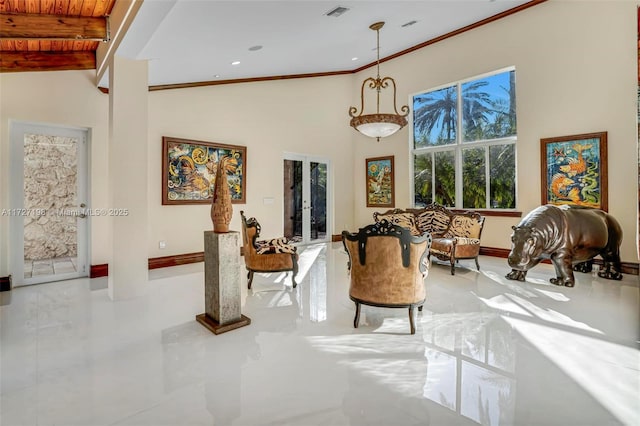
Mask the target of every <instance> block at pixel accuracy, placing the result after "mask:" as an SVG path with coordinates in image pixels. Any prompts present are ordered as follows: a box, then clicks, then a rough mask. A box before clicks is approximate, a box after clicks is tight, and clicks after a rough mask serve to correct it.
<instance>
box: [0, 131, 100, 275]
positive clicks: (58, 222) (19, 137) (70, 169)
mask: <svg viewBox="0 0 640 426" xmlns="http://www.w3.org/2000/svg"><path fill="white" fill-rule="evenodd" d="M10 129H11V130H10V132H11V133H10V143H11V151H10V155H11V170H10V178H11V181H10V188H11V196H10V208H9V209H7V211H6V212H3V214H4V213H6V214H7V215H8V216H10V219H9V221H10V230H9V231H10V238H11V242H12V244H11V250H10V252H9V257H10V260H9V262H10V267H11V271H12V276H13V277H14V282H15V284H16V285H28V284H38V283H44V282H51V281H60V280H66V279H70V278H78V277H86V276H88V275H89V267H88V256H87V252H88V241H87V240H88V239H87V216H88V215H87V211H88V210H87V209H86V207H87V205H86V204H87V136H88V135H87V131H86V130H84V129H75V128H64V127H55V126H47V125H40V124H29V123H19V122H12V123H11V127H10Z"/></svg>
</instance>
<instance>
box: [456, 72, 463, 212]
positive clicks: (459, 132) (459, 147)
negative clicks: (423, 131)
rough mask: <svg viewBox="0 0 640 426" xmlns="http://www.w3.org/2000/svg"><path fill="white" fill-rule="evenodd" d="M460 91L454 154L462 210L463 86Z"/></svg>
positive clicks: (458, 88)
mask: <svg viewBox="0 0 640 426" xmlns="http://www.w3.org/2000/svg"><path fill="white" fill-rule="evenodd" d="M457 90H458V99H457V104H458V120H457V126H458V129H457V131H456V150H455V154H454V164H455V173H456V176H455V182H456V202H455V206H454V207H456V208H458V209H460V208H462V205H463V203H462V200H463V189H464V188H463V180H462V84H461V83H458V84H457Z"/></svg>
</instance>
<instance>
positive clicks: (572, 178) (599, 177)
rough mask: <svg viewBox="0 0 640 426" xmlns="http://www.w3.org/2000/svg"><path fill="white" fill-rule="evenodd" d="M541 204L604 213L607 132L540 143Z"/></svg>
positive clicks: (606, 206) (545, 140) (605, 202)
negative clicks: (588, 208)
mask: <svg viewBox="0 0 640 426" xmlns="http://www.w3.org/2000/svg"><path fill="white" fill-rule="evenodd" d="M540 158H541V159H542V170H541V172H542V204H556V205H559V204H573V205H578V206H585V207H593V208H596V209H601V210H604V211H607V209H608V203H607V198H608V193H607V132H598V133H587V134H583V135H572V136H561V137H557V138H547V139H541V140H540Z"/></svg>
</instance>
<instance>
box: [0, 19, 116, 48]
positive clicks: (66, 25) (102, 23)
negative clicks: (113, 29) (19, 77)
mask: <svg viewBox="0 0 640 426" xmlns="http://www.w3.org/2000/svg"><path fill="white" fill-rule="evenodd" d="M0 39H31V40H35V39H40V40H97V41H108V40H109V25H108V22H107V18H106V17H91V16H63V15H38V14H30V13H6V12H2V13H0Z"/></svg>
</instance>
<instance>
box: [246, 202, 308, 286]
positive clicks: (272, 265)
mask: <svg viewBox="0 0 640 426" xmlns="http://www.w3.org/2000/svg"><path fill="white" fill-rule="evenodd" d="M240 216H241V217H242V247H243V252H244V263H245V266H246V267H247V271H248V273H247V279H248V284H247V285H248V287H249V288H251V283H252V282H253V273H254V272H291V274H292V275H291V282H292V283H293V287H294V288H295V287H296V286H297V285H298V284H297V283H296V274H297V273H298V253H297V248H296V247H295V246H293V245H291V244H289V243H288V241H287V239H286V238H284V237H281V238H275V239H272V240H258V238H259V237H260V224H259V223H258V221H257V220H256V218H254V217H252V218H249V219H247V218H246V217H245V215H244V211H241V212H240Z"/></svg>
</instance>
